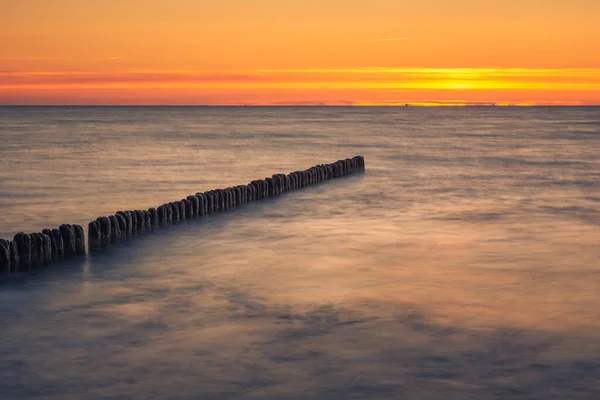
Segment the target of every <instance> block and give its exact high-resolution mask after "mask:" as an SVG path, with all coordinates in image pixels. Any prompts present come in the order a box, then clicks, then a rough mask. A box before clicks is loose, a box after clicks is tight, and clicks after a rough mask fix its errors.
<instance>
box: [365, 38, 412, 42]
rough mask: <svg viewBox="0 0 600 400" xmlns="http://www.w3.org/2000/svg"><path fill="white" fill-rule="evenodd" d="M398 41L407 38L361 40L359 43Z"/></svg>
mask: <svg viewBox="0 0 600 400" xmlns="http://www.w3.org/2000/svg"><path fill="white" fill-rule="evenodd" d="M400 40H408V38H405V37H399V38H389V39H373V40H361V41H360V43H377V42H397V41H400Z"/></svg>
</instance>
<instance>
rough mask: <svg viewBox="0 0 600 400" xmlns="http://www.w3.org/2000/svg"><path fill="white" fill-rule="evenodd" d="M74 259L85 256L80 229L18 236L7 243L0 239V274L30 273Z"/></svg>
mask: <svg viewBox="0 0 600 400" xmlns="http://www.w3.org/2000/svg"><path fill="white" fill-rule="evenodd" d="M75 256H85V234H84V232H83V228H82V227H81V226H80V225H68V224H65V225H61V226H60V227H59V228H58V229H44V230H43V231H42V232H36V233H23V232H20V233H17V234H16V235H15V237H14V238H13V240H11V241H9V240H4V239H0V273H9V274H10V273H14V272H24V271H31V270H32V269H34V268H38V267H42V266H45V265H48V264H53V263H57V262H61V261H64V260H68V259H71V258H73V257H75Z"/></svg>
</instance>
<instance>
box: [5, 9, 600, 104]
mask: <svg viewBox="0 0 600 400" xmlns="http://www.w3.org/2000/svg"><path fill="white" fill-rule="evenodd" d="M599 20H600V1H598V0H494V1H489V0H411V1H404V0H344V1H342V0H319V1H316V0H302V1H300V0H169V1H164V0H102V1H86V0H79V1H75V0H0V104H357V105H370V104H381V105H386V104H404V103H408V102H410V103H411V104H432V105H438V104H450V105H455V104H480V103H483V104H485V103H490V102H494V103H497V104H600V51H598V49H600V23H598V21H599Z"/></svg>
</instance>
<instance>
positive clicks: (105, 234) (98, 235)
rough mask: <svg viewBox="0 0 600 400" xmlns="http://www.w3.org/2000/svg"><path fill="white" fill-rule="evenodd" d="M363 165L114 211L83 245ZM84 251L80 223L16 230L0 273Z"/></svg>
mask: <svg viewBox="0 0 600 400" xmlns="http://www.w3.org/2000/svg"><path fill="white" fill-rule="evenodd" d="M364 169H365V161H364V158H363V157H362V156H356V157H354V158H347V159H345V160H339V161H336V162H334V163H331V164H321V165H316V166H314V167H311V168H309V169H307V170H304V171H295V172H291V173H289V174H287V175H286V174H276V175H273V176H272V177H270V178H265V179H260V180H254V181H252V182H250V183H249V184H247V185H239V186H234V187H228V188H226V189H216V190H209V191H207V192H202V193H196V194H195V195H191V196H187V197H186V198H185V199H182V200H179V201H174V202H170V203H165V204H163V205H161V206H159V207H156V208H150V209H148V210H133V211H118V212H117V213H115V214H114V215H110V216H108V217H99V218H97V219H96V220H94V221H92V222H90V223H89V224H88V235H87V239H88V249H89V251H91V252H93V251H98V250H102V249H105V248H107V247H109V246H110V245H111V244H114V243H118V242H119V241H121V240H124V239H129V238H132V237H134V236H135V235H138V234H141V233H144V232H148V231H151V230H152V229H155V228H157V227H159V226H167V225H171V224H177V223H179V222H182V221H185V220H189V219H196V218H200V217H203V216H205V215H208V214H212V213H214V212H220V211H226V210H229V209H231V208H234V207H238V206H240V205H243V204H246V203H249V202H253V201H256V200H262V199H266V198H268V197H275V196H279V195H281V194H283V193H286V192H289V191H293V190H296V189H300V188H303V187H306V186H309V185H313V184H316V183H320V182H323V181H326V180H330V179H336V178H341V177H344V176H347V175H351V174H353V173H356V172H361V171H364ZM85 255H86V246H85V234H84V230H83V228H82V227H81V226H80V225H61V226H60V227H59V228H58V229H52V230H50V229H44V230H43V231H42V232H40V233H30V234H26V233H22V232H20V233H17V234H16V235H15V237H14V238H13V240H10V241H9V240H4V239H0V273H15V272H22V271H31V270H32V269H34V268H38V267H42V266H45V265H48V264H52V263H57V262H61V261H63V260H68V259H71V258H73V257H76V256H85Z"/></svg>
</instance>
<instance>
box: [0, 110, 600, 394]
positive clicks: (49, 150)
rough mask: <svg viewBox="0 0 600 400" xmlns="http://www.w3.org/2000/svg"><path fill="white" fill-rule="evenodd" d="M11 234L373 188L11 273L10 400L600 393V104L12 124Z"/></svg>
mask: <svg viewBox="0 0 600 400" xmlns="http://www.w3.org/2000/svg"><path fill="white" fill-rule="evenodd" d="M0 143H1V144H0V237H5V238H9V237H12V235H14V233H16V232H18V231H27V232H31V231H40V230H42V229H43V228H47V227H49V228H53V227H56V226H58V225H59V224H61V223H79V224H82V225H85V226H87V222H89V221H90V220H92V219H95V218H96V217H98V216H102V215H108V214H112V213H114V212H115V211H117V210H120V209H135V208H138V209H142V208H148V207H152V206H157V205H159V204H162V203H164V202H167V201H174V200H179V199H181V198H183V197H185V196H187V195H189V194H193V193H195V192H198V191H205V190H209V189H214V188H222V187H227V186H230V185H235V184H242V183H247V182H249V181H250V180H253V179H258V178H263V177H265V176H270V175H272V174H273V173H278V172H286V173H287V172H290V171H293V170H297V169H301V168H302V169H304V168H307V167H310V166H312V165H314V164H318V163H323V162H332V161H335V160H337V159H340V158H346V157H351V156H354V155H357V154H360V155H363V156H364V157H365V160H366V165H367V171H366V173H365V174H364V175H360V176H353V177H349V178H346V179H343V180H337V181H332V182H328V183H325V184H321V185H318V186H315V187H311V188H307V189H304V190H300V191H297V192H293V193H289V194H286V195H283V196H281V197H278V198H276V199H270V200H266V201H262V202H257V203H255V204H251V205H246V206H244V207H242V208H239V209H236V210H232V211H229V212H227V213H223V214H214V215H211V216H209V217H206V218H204V219H203V220H201V221H194V222H188V223H185V224H181V225H178V226H175V227H171V228H169V229H166V230H159V231H158V232H155V233H153V234H149V235H146V236H143V237H139V238H137V239H136V240H134V241H130V242H127V243H124V244H121V245H119V246H116V247H113V248H112V249H110V250H109V251H107V252H105V253H100V254H98V253H95V254H93V255H91V256H90V257H88V258H86V259H84V260H78V261H74V262H71V263H66V264H61V265H55V266H52V267H50V268H47V269H44V270H38V271H37V272H35V273H32V274H27V275H14V276H9V277H6V276H4V277H0V393H1V395H0V397H1V398H2V399H33V398H35V399H57V400H58V399H60V400H67V399H355V398H356V399H399V398H402V399H419V400H420V399H478V400H482V399H505V398H507V399H508V398H518V399H567V398H568V399H595V398H600V296H599V292H600V268H599V265H600V262H599V261H598V260H600V245H599V244H600V157H599V154H600V109H598V108H527V109H523V108H444V109H440V108H434V109H426V108H144V107H139V108H60V107H59V108H19V107H4V108H0Z"/></svg>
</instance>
